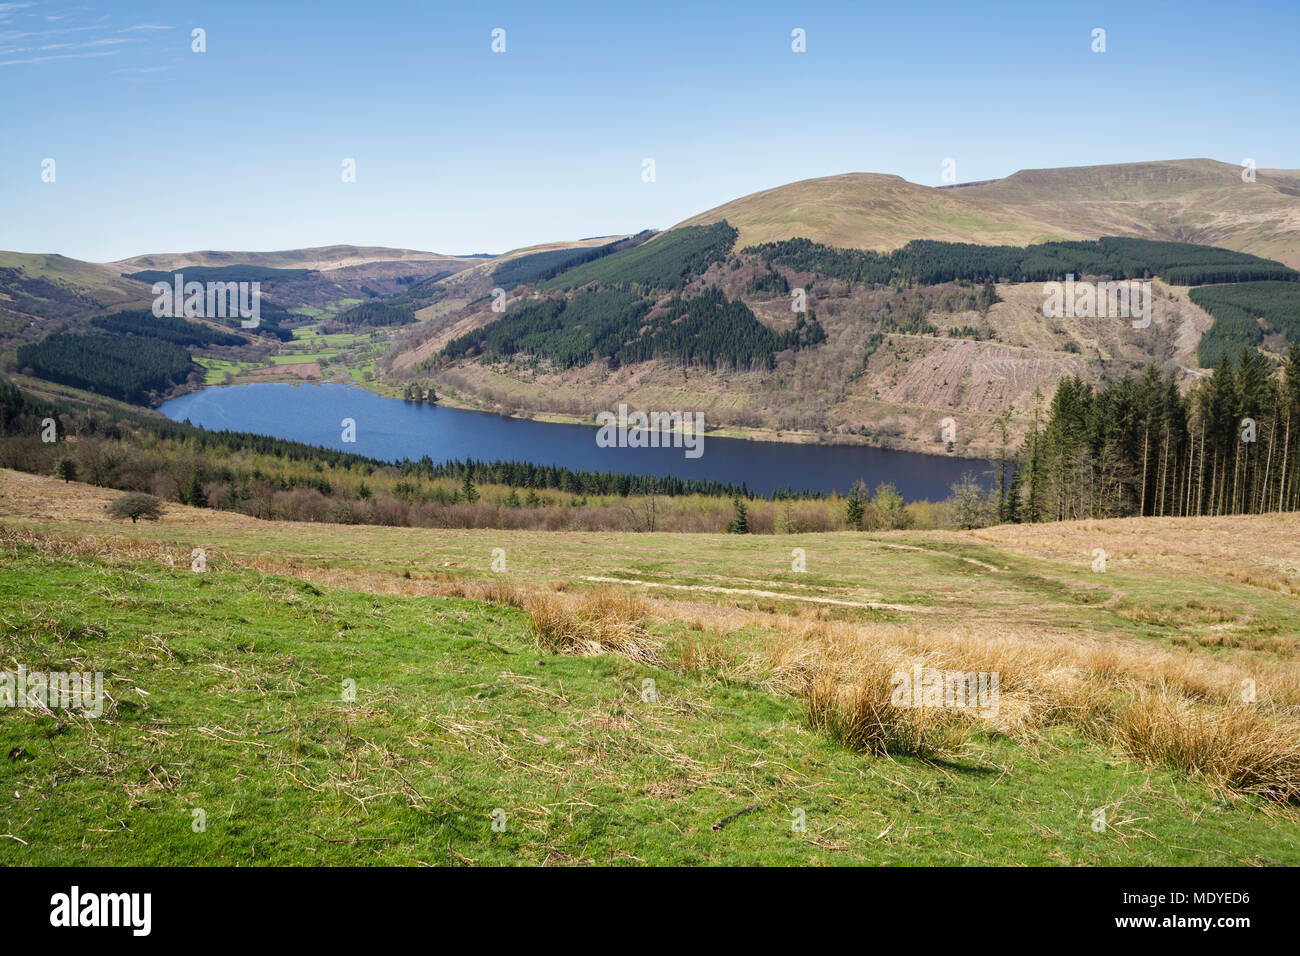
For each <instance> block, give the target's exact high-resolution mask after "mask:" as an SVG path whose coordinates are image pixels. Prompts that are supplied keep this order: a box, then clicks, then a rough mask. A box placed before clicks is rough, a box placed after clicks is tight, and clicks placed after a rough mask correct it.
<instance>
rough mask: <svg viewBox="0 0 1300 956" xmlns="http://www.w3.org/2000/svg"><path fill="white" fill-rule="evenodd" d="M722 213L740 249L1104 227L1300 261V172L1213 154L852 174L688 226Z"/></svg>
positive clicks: (794, 186)
mask: <svg viewBox="0 0 1300 956" xmlns="http://www.w3.org/2000/svg"><path fill="white" fill-rule="evenodd" d="M719 219H726V220H727V221H728V222H729V223H731V224H732V225H733V226H735V227H736V228H737V229H738V230H740V240H739V245H740V246H741V247H744V246H749V245H755V244H757V243H761V242H771V241H774V240H777V239H791V238H794V237H796V236H803V237H806V238H808V239H812V240H814V241H817V242H824V243H826V244H828V245H833V246H844V247H851V248H858V249H876V250H881V251H888V250H890V249H895V248H898V247H899V246H902V245H905V244H906V243H908V242H909V241H911V240H913V239H940V240H945V241H948V242H972V243H977V244H982V245H991V244H1003V243H1005V244H1009V245H1028V244H1030V243H1035V242H1044V241H1048V240H1052V239H1093V238H1097V237H1099V236H1103V235H1114V236H1134V237H1138V238H1146V239H1168V240H1174V241H1180V242H1196V243H1202V244H1207V245H1218V246H1224V247H1226V248H1229V249H1237V250H1239V251H1242V252H1251V253H1254V254H1256V255H1260V256H1266V257H1268V258H1272V259H1277V260H1279V261H1281V262H1285V263H1286V264H1288V265H1290V266H1300V170H1274V169H1258V170H1256V171H1255V181H1254V182H1243V180H1242V167H1241V166H1237V165H1233V164H1230V163H1222V162H1218V161H1216V160H1212V159H1179V160H1161V161H1156V162H1143V163H1120V164H1114V165H1107V166H1075V167H1064V168H1059V169H1025V170H1020V171H1019V172H1016V173H1013V174H1012V175H1010V176H1007V177H1004V178H1002V179H995V180H987V181H981V182H971V183H960V184H955V185H951V186H921V185H918V184H916V183H910V182H908V181H907V180H905V179H902V178H900V177H898V176H891V175H884V174H879V173H845V174H842V175H839V176H827V177H822V178H818V179H806V180H803V181H801V182H796V183H790V184H788V185H785V186H778V187H776V188H775V189H767V190H763V191H761V192H757V193H752V194H751V195H748V196H743V197H741V198H739V199H735V200H732V201H731V202H728V203H724V204H723V205H721V206H717V207H716V208H714V209H710V210H708V211H707V212H703V213H700V214H699V215H696V216H693V217H691V218H690V219H687V220H685V221H684V222H682V223H680V225H698V224H704V223H709V222H716V221H717V220H719Z"/></svg>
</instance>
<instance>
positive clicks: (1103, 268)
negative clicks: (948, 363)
mask: <svg viewBox="0 0 1300 956" xmlns="http://www.w3.org/2000/svg"><path fill="white" fill-rule="evenodd" d="M743 251H744V252H753V253H757V254H758V255H759V256H761V257H762V258H763V260H764V261H766V262H768V263H777V264H779V265H784V266H787V267H789V268H791V269H794V270H795V271H798V272H816V273H820V274H822V275H825V276H829V277H831V278H837V279H844V280H847V281H850V282H867V283H877V284H884V283H889V282H894V281H904V282H914V283H918V284H921V285H937V284H939V283H941V282H955V281H966V282H1046V281H1049V280H1061V279H1064V278H1065V276H1066V275H1068V274H1073V275H1075V276H1079V277H1082V276H1085V275H1091V276H1107V277H1110V278H1113V279H1149V278H1153V277H1155V276H1161V277H1162V278H1164V279H1165V280H1166V281H1167V282H1170V283H1173V284H1177V285H1201V284H1206V283H1216V282H1244V281H1249V280H1279V281H1288V282H1294V281H1296V280H1298V279H1300V272H1296V270H1294V269H1292V268H1290V267H1288V266H1285V265H1283V264H1282V263H1280V262H1275V261H1273V260H1272V259H1264V258H1261V257H1259V256H1254V255H1250V254H1249V253H1245V252H1235V251H1233V250H1231V249H1220V248H1218V247H1215V246H1202V245H1197V244H1195V243H1188V242H1161V241H1155V240H1150V239H1128V238H1121V237H1116V236H1105V237H1102V238H1101V239H1097V240H1092V241H1078V242H1044V243H1037V244H1034V245H1029V246H982V245H975V244H973V243H966V242H941V241H938V240H934V239H914V240H913V241H911V242H909V243H908V244H907V245H905V246H903V247H902V248H900V249H895V250H894V251H892V252H888V253H883V252H872V251H868V250H862V249H838V248H834V247H831V246H826V245H823V244H822V243H817V242H813V241H812V240H810V239H803V238H798V239H786V240H782V241H779V242H768V243H763V244H761V245H757V246H750V247H748V248H746V249H745V250H743Z"/></svg>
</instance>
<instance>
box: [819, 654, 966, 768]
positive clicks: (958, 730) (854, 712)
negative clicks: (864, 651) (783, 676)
mask: <svg viewBox="0 0 1300 956" xmlns="http://www.w3.org/2000/svg"><path fill="white" fill-rule="evenodd" d="M895 669H896V665H887V664H885V663H884V662H875V664H874V665H873V666H867V667H862V668H859V669H858V673H857V675H856V679H855V680H854V681H853V682H852V683H845V682H843V681H840V680H837V679H836V678H835V677H834V676H833V675H831V674H829V673H826V674H821V675H819V676H817V677H815V678H813V680H812V681H811V682H810V683H809V685H808V687H807V689H806V690H805V692H804V701H805V703H806V705H807V713H808V725H809V726H810V727H812V729H813V730H816V731H819V732H821V733H824V734H825V735H826V736H828V737H830V738H831V739H832V740H834V741H836V742H837V743H839V744H841V745H843V746H844V747H847V748H848V749H849V750H852V751H855V752H858V753H872V754H876V755H878V756H889V755H891V754H911V755H915V756H921V757H929V756H944V755H951V754H954V753H956V752H957V750H959V749H960V747H961V745H962V744H963V743H964V742H965V740H966V738H967V736H969V733H970V729H971V728H970V722H969V721H968V720H966V719H964V718H963V717H962V715H961V713H962V712H961V711H957V710H953V709H952V708H945V707H896V706H894V704H893V702H892V701H891V699H890V696H891V694H892V692H893V686H894V685H893V681H892V679H891V677H892V674H893V672H894V670H895Z"/></svg>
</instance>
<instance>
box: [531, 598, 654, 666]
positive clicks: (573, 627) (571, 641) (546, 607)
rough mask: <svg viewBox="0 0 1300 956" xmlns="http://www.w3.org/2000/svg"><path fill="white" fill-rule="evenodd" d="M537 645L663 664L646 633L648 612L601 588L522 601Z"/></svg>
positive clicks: (638, 602) (635, 601)
mask: <svg viewBox="0 0 1300 956" xmlns="http://www.w3.org/2000/svg"><path fill="white" fill-rule="evenodd" d="M525 609H526V610H527V611H528V617H529V619H530V621H531V622H532V626H533V631H534V633H535V634H536V635H537V643H538V646H540V647H541V648H543V649H544V650H548V651H551V652H553V653H559V654H575V655H578V656H592V655H596V654H610V653H613V654H622V655H623V656H624V657H628V658H630V659H632V660H634V661H641V662H643V663H648V664H658V663H661V660H660V657H659V652H658V642H657V641H656V640H655V639H654V638H652V637H651V636H650V634H649V633H648V632H647V631H646V628H645V622H646V618H647V617H649V615H650V608H649V606H648V605H647V604H646V603H645V602H644V601H641V600H639V599H637V598H635V597H633V596H632V595H630V594H628V593H627V592H626V591H620V590H615V589H613V588H602V589H600V590H598V591H592V592H589V593H586V594H579V595H564V594H554V593H551V594H547V593H535V594H534V595H533V596H532V597H530V598H529V599H528V600H527V602H526V603H525Z"/></svg>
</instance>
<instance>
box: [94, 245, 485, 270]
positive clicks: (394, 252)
mask: <svg viewBox="0 0 1300 956" xmlns="http://www.w3.org/2000/svg"><path fill="white" fill-rule="evenodd" d="M429 260H448V261H451V262H454V263H458V264H460V265H461V266H462V267H466V266H470V265H473V264H475V263H476V262H478V261H479V259H478V258H477V257H474V256H448V255H444V254H442V253H439V252H420V251H418V250H415V249H391V248H388V247H387V246H349V245H338V246H318V247H315V248H311V249H282V250H278V251H275V252H235V251H229V250H222V251H217V250H213V249H206V250H203V251H197V252H165V253H149V254H146V255H142V256H131V257H130V258H129V259H119V260H118V261H117V262H112V263H108V265H111V266H114V267H117V268H118V271H120V272H139V271H141V270H144V269H162V270H164V271H168V272H170V271H172V270H174V269H180V268H183V267H184V266H229V265H254V266H267V267H269V268H273V269H313V270H323V269H343V268H347V267H349V266H355V265H362V264H365V263H368V262H393V261H404V262H413V261H429Z"/></svg>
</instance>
